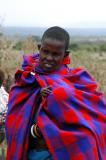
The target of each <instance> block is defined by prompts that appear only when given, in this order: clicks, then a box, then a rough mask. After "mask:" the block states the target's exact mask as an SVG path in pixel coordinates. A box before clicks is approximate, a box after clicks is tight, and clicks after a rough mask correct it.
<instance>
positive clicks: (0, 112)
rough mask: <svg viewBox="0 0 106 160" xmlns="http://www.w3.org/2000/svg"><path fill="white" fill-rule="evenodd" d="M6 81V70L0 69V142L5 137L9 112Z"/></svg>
mask: <svg viewBox="0 0 106 160" xmlns="http://www.w3.org/2000/svg"><path fill="white" fill-rule="evenodd" d="M4 81H5V75H4V72H3V71H2V70H1V69H0V143H1V142H2V141H3V140H4V138H5V130H4V123H5V117H6V112H7V103H8V93H7V92H6V90H5V89H4V86H3V83H4Z"/></svg>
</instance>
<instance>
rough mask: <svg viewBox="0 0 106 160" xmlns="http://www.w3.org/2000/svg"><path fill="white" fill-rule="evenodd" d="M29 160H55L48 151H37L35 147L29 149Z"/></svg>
mask: <svg viewBox="0 0 106 160" xmlns="http://www.w3.org/2000/svg"><path fill="white" fill-rule="evenodd" d="M29 160H53V159H52V156H51V154H50V153H49V152H48V151H36V150H35V149H33V150H30V151H29Z"/></svg>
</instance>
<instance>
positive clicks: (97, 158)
mask: <svg viewBox="0 0 106 160" xmlns="http://www.w3.org/2000/svg"><path fill="white" fill-rule="evenodd" d="M68 60H69V59H65V61H64V63H63V65H62V66H61V68H60V69H59V70H58V71H55V72H52V73H50V74H46V73H44V72H43V71H42V70H41V69H40V68H39V67H37V66H38V64H39V55H31V56H25V57H24V62H23V69H24V70H21V71H17V73H16V75H15V78H16V84H15V85H14V86H13V87H12V89H11V91H10V96H9V104H8V113H7V118H6V136H7V143H8V148H7V160H27V153H28V146H29V133H30V127H31V124H32V121H33V116H34V110H35V108H36V107H37V103H38V100H39V97H40V94H39V92H40V89H41V88H42V87H45V86H48V85H51V86H52V93H51V94H50V95H49V96H48V97H46V98H45V99H43V100H42V102H41V104H40V106H39V109H38V112H37V123H38V125H39V128H40V130H41V132H42V134H43V137H44V139H45V141H46V144H47V146H48V149H49V151H50V153H51V154H52V156H53V159H54V160H105V159H106V101H105V99H104V97H103V94H102V93H100V92H97V84H96V82H95V80H94V79H93V78H92V77H91V75H90V74H89V73H88V72H87V71H85V70H84V69H81V68H75V69H72V68H68V67H67V65H66V64H67V63H69V61H68Z"/></svg>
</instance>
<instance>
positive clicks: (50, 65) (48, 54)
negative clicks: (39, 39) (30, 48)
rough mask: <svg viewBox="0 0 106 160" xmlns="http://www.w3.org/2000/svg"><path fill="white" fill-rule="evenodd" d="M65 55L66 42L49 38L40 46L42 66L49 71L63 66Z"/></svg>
mask: <svg viewBox="0 0 106 160" xmlns="http://www.w3.org/2000/svg"><path fill="white" fill-rule="evenodd" d="M64 56H65V42H63V41H59V40H56V39H51V38H47V39H45V40H44V42H43V43H42V44H41V48H40V67H41V68H42V69H43V70H44V71H45V72H47V73H49V72H52V71H55V70H57V69H59V68H60V67H61V64H62V61H63V59H64Z"/></svg>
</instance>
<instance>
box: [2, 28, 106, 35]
mask: <svg viewBox="0 0 106 160" xmlns="http://www.w3.org/2000/svg"><path fill="white" fill-rule="evenodd" d="M46 29H47V28H41V27H4V28H3V29H2V30H3V33H4V34H5V35H9V36H14V35H22V36H28V35H35V36H40V37H41V36H42V34H43V32H44V31H45V30H46ZM66 29H67V30H68V32H69V34H70V36H106V28H66Z"/></svg>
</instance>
